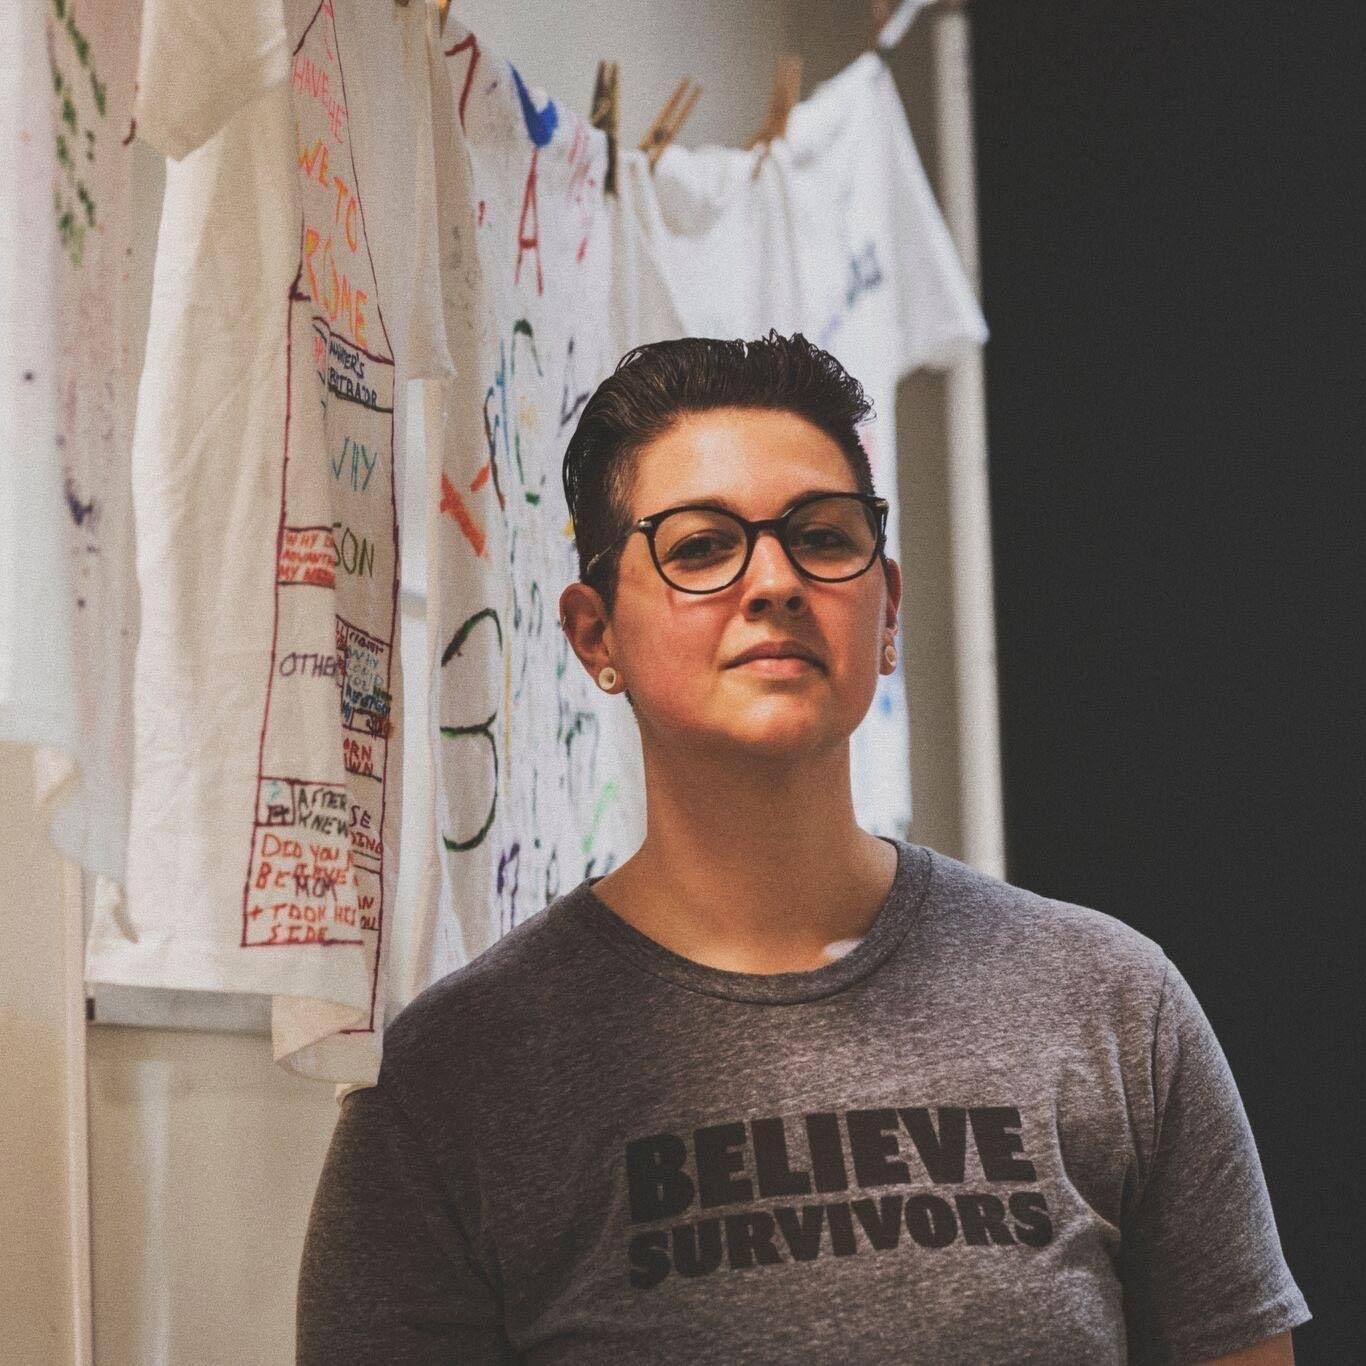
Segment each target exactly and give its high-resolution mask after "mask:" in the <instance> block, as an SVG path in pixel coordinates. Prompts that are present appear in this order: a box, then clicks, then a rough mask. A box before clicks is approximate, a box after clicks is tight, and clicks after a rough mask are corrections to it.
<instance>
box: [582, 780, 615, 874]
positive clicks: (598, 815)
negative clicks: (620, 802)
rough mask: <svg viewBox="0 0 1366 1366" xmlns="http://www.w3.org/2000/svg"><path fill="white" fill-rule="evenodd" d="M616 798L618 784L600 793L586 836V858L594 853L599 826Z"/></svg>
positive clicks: (608, 786)
mask: <svg viewBox="0 0 1366 1366" xmlns="http://www.w3.org/2000/svg"><path fill="white" fill-rule="evenodd" d="M616 798H617V785H616V783H608V784H606V786H605V787H604V788H603V789H602V791H601V792H599V793H598V799H597V801H596V802H594V803H593V823H592V825H591V826H589V828H588V834H587V835H585V836H584V841H583V852H584V857H585V858H586V857H587V856H588V855H589V854H591V853H592V852H593V844H594V841H595V840H596V839H597V837H598V825H599V823H600V822H601V820H602V813H603V812H604V811H606V810H607V808H608V807H609V806H610V805H611V804H612V803H613V802H614V801H616Z"/></svg>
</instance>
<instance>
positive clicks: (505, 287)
mask: <svg viewBox="0 0 1366 1366" xmlns="http://www.w3.org/2000/svg"><path fill="white" fill-rule="evenodd" d="M442 61H443V79H444V82H445V86H446V88H445V91H444V93H443V92H442V90H441V89H440V87H439V86H438V88H437V93H436V97H435V99H434V107H435V108H436V109H437V110H438V111H440V112H439V113H438V115H437V118H436V127H437V157H436V160H437V164H438V166H439V167H440V168H442V171H443V174H444V175H445V181H444V184H443V187H442V207H443V211H444V214H445V221H444V222H443V228H442V240H443V242H445V243H446V245H447V250H446V255H445V257H444V259H443V262H442V266H443V280H442V282H443V289H444V294H445V307H446V326H447V333H448V335H449V337H450V343H451V353H452V356H453V358H454V361H455V369H456V375H455V378H454V379H452V380H448V381H446V382H444V383H443V384H442V385H440V386H436V385H427V386H425V387H426V388H427V389H428V390H429V391H430V393H429V407H428V414H429V421H428V440H429V442H430V443H431V444H432V455H431V461H430V465H429V470H430V475H429V477H430V479H431V483H430V485H429V488H428V491H427V508H428V533H427V535H428V555H429V573H428V593H429V596H428V601H427V611H428V650H429V674H428V681H429V703H428V705H429V716H428V734H429V738H430V744H431V751H430V753H431V761H432V775H431V776H432V789H433V804H434V812H433V818H434V824H433V826H432V829H431V832H430V846H431V849H432V863H431V869H430V871H431V874H432V876H431V879H430V885H429V894H430V896H431V898H432V900H431V904H430V907H429V908H426V911H425V913H426V920H425V923H424V924H423V925H422V926H421V928H420V930H419V932H417V933H416V934H414V935H413V937H412V947H411V952H412V955H413V959H412V962H411V964H410V965H407V966H406V967H405V968H404V970H403V971H402V973H401V974H400V977H401V980H402V981H403V982H404V983H405V996H406V997H411V995H413V994H416V991H418V990H420V989H421V988H422V987H424V986H426V985H427V984H428V983H429V982H431V981H433V980H435V979H436V978H438V977H440V976H442V975H444V974H445V973H446V972H448V971H450V970H451V969H452V968H455V967H459V966H460V965H461V964H463V963H465V962H467V961H468V960H469V959H471V958H473V957H476V956H477V955H478V954H480V953H482V952H483V951H484V950H485V949H487V948H488V947H489V946H490V945H492V944H493V943H494V942H495V941H496V940H498V939H499V938H500V937H501V936H502V935H503V934H505V933H506V932H507V931H508V930H509V929H511V928H512V927H513V925H515V924H516V923H518V922H519V921H521V920H524V919H526V918H527V917H528V916H530V915H532V914H534V913H536V912H537V911H539V910H541V909H542V908H543V907H544V906H545V904H546V902H547V901H548V900H549V899H551V898H553V897H554V896H555V895H556V893H557V891H559V890H563V889H564V888H566V887H569V886H573V885H574V884H575V883H576V882H578V881H579V880H580V879H581V878H583V877H584V876H585V873H586V871H587V872H594V873H599V874H601V873H606V872H607V871H608V870H609V869H611V868H612V867H614V866H616V865H617V864H618V863H620V862H623V861H624V860H625V859H626V858H627V857H628V856H629V855H630V854H632V853H633V852H634V851H635V850H636V849H637V848H638V847H639V845H640V843H641V841H642V840H643V839H644V835H645V828H644V814H645V800H644V766H643V762H642V759H641V755H640V738H639V732H638V731H637V730H636V726H635V721H634V718H633V717H632V715H631V712H630V708H629V706H628V705H627V704H626V702H625V700H624V699H623V698H622V697H621V696H620V695H616V696H608V695H607V694H605V693H603V692H602V691H601V690H600V689H599V688H598V687H597V686H596V685H595V684H594V682H593V680H591V679H590V678H589V677H588V676H587V674H586V673H585V671H584V669H583V667H582V666H581V665H580V663H579V661H578V660H577V659H576V658H575V657H574V655H573V652H572V651H571V649H570V648H569V643H568V640H567V639H566V637H565V636H564V634H563V632H562V631H561V630H560V629H559V625H558V616H559V611H558V602H559V595H560V593H561V591H562V590H563V588H564V586H565V585H566V584H567V583H569V582H571V581H573V580H574V579H576V578H577V577H578V559H577V554H576V551H575V546H574V540H573V527H572V525H571V522H570V519H569V512H568V508H567V505H566V503H565V497H564V488H563V482H562V464H563V459H564V449H565V445H566V444H567V442H568V440H569V438H570V436H571V435H572V433H573V430H574V425H575V424H576V422H577V421H578V417H579V414H580V412H581V410H582V407H583V404H584V402H585V401H586V400H587V398H588V396H589V395H590V394H591V393H592V392H593V390H594V389H595V388H596V387H597V386H598V384H599V383H600V382H601V381H602V380H603V379H604V378H605V377H606V376H607V374H608V373H610V371H611V370H612V369H613V367H614V366H615V365H616V362H617V361H618V359H619V358H620V357H621V355H622V354H623V353H624V352H625V351H627V350H629V349H630V348H631V347H632V346H634V345H637V344H639V343H640V342H642V341H649V340H654V339H656V336H657V335H677V331H678V328H679V321H678V318H677V315H676V314H675V313H674V311H673V309H672V305H671V302H670V295H669V293H668V290H667V288H666V286H665V285H664V282H663V281H662V280H661V279H660V278H659V277H658V275H657V274H656V273H655V271H654V268H653V263H652V262H651V261H650V259H649V257H648V254H647V253H645V252H642V250H641V243H640V242H639V240H638V239H636V238H634V237H631V236H629V235H627V234H626V232H625V230H626V229H629V230H630V232H634V231H635V225H636V224H637V223H638V221H639V220H640V219H641V217H642V214H641V211H640V210H638V209H637V208H636V207H635V206H634V198H635V197H636V196H639V195H641V194H642V193H649V192H650V191H649V175H648V171H647V169H646V166H645V158H644V154H643V153H641V152H639V151H638V150H636V149H633V148H619V149H618V152H617V193H616V195H615V196H605V195H604V175H605V171H606V165H607V138H606V135H605V134H604V133H602V132H601V131H599V130H598V129H595V128H594V127H593V126H592V125H591V124H590V123H589V122H588V120H587V119H586V118H585V117H583V115H581V114H579V113H577V112H576V111H574V110H572V109H570V108H567V107H566V106H565V105H564V104H562V103H560V102H559V101H557V100H554V99H552V98H550V97H548V96H547V95H546V94H545V93H544V92H543V91H541V90H538V89H534V88H531V87H529V86H528V85H527V83H526V81H525V80H524V79H523V78H522V76H521V73H520V72H519V71H518V70H517V69H516V68H515V67H514V66H513V65H512V64H511V63H510V62H508V61H507V60H506V59H505V58H503V57H502V56H501V55H499V54H498V53H497V52H495V51H492V50H490V49H489V48H488V47H487V46H486V45H485V44H483V43H482V42H481V41H480V40H479V38H478V36H477V35H476V34H474V33H472V32H470V31H469V30H468V29H466V28H464V27H462V26H461V25H460V24H459V23H458V22H457V20H456V19H455V18H454V17H452V19H451V20H450V21H449V22H448V24H447V26H446V32H445V36H444V39H443V41H442ZM443 115H444V117H443ZM657 327H658V328H662V331H660V332H657V333H656V332H653V331H651V330H650V329H653V328H657ZM403 1004H406V999H403V998H397V999H394V1000H393V1001H392V1005H393V1007H394V1009H397V1008H398V1007H399V1006H402V1005H403Z"/></svg>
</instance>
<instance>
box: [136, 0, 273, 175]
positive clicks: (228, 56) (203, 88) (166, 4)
mask: <svg viewBox="0 0 1366 1366" xmlns="http://www.w3.org/2000/svg"><path fill="white" fill-rule="evenodd" d="M289 56H290V54H289V35H288V33H287V31H286V28H285V17H284V6H283V3H282V0H240V2H239V3H235V4H231V5H206V4H203V3H201V0H145V5H144V9H143V18H142V38H141V44H140V47H139V50H138V88H137V94H136V95H135V97H134V100H133V117H134V119H135V120H136V124H137V134H138V136H139V137H140V138H141V139H142V140H143V141H144V142H146V143H149V144H150V145H151V146H153V147H155V148H156V149H157V151H159V152H161V153H162V155H164V156H168V157H170V158H171V159H172V160H173V161H179V160H180V159H181V158H182V157H184V156H188V155H189V154H190V153H191V152H193V151H194V150H195V148H197V147H200V146H202V145H203V144H204V143H205V142H207V141H208V140H209V138H211V137H212V136H213V135H214V134H215V133H216V132H217V131H218V130H219V129H220V128H221V127H222V126H223V125H224V124H225V123H226V122H227V121H228V120H229V119H230V118H231V117H232V115H233V114H234V113H236V112H237V110H238V109H240V108H242V107H243V106H244V105H247V104H250V103H251V101H252V100H254V99H256V98H257V97H258V96H259V95H261V94H262V93H264V92H265V91H267V90H269V89H270V88H271V87H272V86H273V85H275V84H277V83H278V82H280V81H283V80H284V79H285V78H286V77H287V76H288V75H289Z"/></svg>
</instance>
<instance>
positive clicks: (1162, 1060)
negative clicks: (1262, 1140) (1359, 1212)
mask: <svg viewBox="0 0 1366 1366" xmlns="http://www.w3.org/2000/svg"><path fill="white" fill-rule="evenodd" d="M1152 1075H1153V1092H1154V1097H1153V1098H1154V1115H1155V1130H1154V1140H1153V1149H1152V1157H1151V1160H1150V1163H1149V1168H1148V1172H1147V1174H1146V1179H1145V1180H1143V1182H1142V1185H1141V1187H1140V1188H1139V1189H1138V1190H1137V1192H1136V1195H1135V1200H1134V1203H1133V1205H1132V1206H1131V1207H1130V1209H1129V1210H1128V1212H1127V1214H1126V1215H1125V1217H1124V1222H1123V1227H1122V1232H1121V1243H1120V1252H1119V1272H1120V1279H1121V1282H1122V1284H1123V1291H1124V1310H1125V1318H1126V1322H1127V1325H1128V1337H1129V1359H1130V1361H1131V1362H1133V1363H1135V1366H1138V1364H1139V1363H1158V1362H1161V1363H1185V1362H1201V1361H1207V1360H1210V1359H1211V1358H1216V1357H1221V1356H1225V1355H1227V1354H1229V1353H1231V1352H1235V1351H1239V1350H1241V1349H1242V1348H1244V1347H1250V1346H1253V1345H1254V1344H1256V1343H1259V1342H1262V1341H1264V1340H1265V1339H1267V1338H1270V1337H1274V1336H1276V1335H1277V1334H1278V1333H1282V1332H1284V1331H1285V1330H1286V1329H1287V1328H1293V1327H1296V1326H1297V1325H1299V1324H1301V1323H1304V1322H1305V1321H1306V1320H1308V1319H1309V1318H1310V1317H1311V1315H1310V1312H1309V1307H1308V1305H1307V1304H1306V1303H1305V1300H1304V1296H1303V1295H1302V1294H1301V1293H1300V1290H1299V1287H1298V1286H1297V1285H1296V1284H1295V1281H1294V1280H1293V1278H1292V1276H1291V1273H1290V1269H1289V1267H1288V1266H1287V1265H1286V1262H1285V1258H1284V1256H1283V1254H1282V1251H1281V1244H1280V1239H1279V1237H1278V1235H1277V1231H1276V1221H1275V1218H1274V1216H1273V1214H1272V1209H1271V1200H1270V1196H1269V1194H1268V1191H1267V1186H1266V1181H1265V1178H1264V1176H1263V1173H1262V1167H1261V1161H1260V1159H1259V1157H1258V1154H1257V1147H1256V1143H1255V1142H1254V1139H1253V1135H1252V1129H1251V1126H1250V1125H1249V1122H1248V1118H1247V1113H1246V1111H1245V1110H1244V1107H1243V1103H1242V1099H1241V1097H1240V1096H1239V1093H1238V1088H1237V1085H1236V1083H1235V1082H1234V1078H1233V1074H1232V1072H1231V1070H1230V1068H1229V1065H1228V1060H1227V1058H1226V1057H1225V1056H1224V1052H1223V1049H1222V1048H1221V1047H1220V1044H1219V1041H1218V1039H1217V1038H1216V1037H1215V1034H1214V1031H1213V1029H1212V1027H1211V1026H1210V1023H1209V1020H1208V1019H1207V1017H1206V1016H1205V1012H1204V1010H1203V1009H1202V1008H1201V1006H1200V1003H1199V1002H1198V1001H1197V1000H1196V998H1195V994H1194V993H1193V992H1192V990H1191V988H1190V986H1189V984H1188V983H1187V982H1186V980H1185V978H1184V977H1182V975H1181V973H1180V972H1179V971H1178V970H1177V969H1176V967H1175V965H1174V964H1172V963H1170V962H1168V964H1167V970H1166V976H1165V978H1164V979H1163V985H1162V992H1161V999H1160V1001H1159V1004H1158V1008H1157V1022H1156V1026H1155V1036H1154V1040H1153V1073H1152Z"/></svg>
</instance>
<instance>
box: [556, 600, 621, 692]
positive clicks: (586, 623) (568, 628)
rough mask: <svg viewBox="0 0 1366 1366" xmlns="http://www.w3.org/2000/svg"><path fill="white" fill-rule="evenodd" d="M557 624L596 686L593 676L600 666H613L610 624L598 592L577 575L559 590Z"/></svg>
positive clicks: (597, 673) (604, 605)
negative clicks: (558, 623) (562, 589)
mask: <svg viewBox="0 0 1366 1366" xmlns="http://www.w3.org/2000/svg"><path fill="white" fill-rule="evenodd" d="M560 628H561V629H562V630H563V631H564V633H565V637H566V639H568V641H569V648H570V649H571V650H573V651H574V653H575V654H576V655H577V656H578V658H579V663H580V664H582V665H583V667H584V668H585V669H586V670H587V671H588V677H589V678H590V679H592V680H593V681H594V686H595V687H596V686H598V684H597V677H598V675H599V674H600V673H601V672H602V671H603V669H605V668H607V667H609V666H611V667H613V668H615V667H616V661H615V660H614V659H613V658H612V644H611V633H612V626H611V623H610V622H609V621H608V619H607V605H606V604H605V603H604V602H603V600H602V594H601V593H599V592H598V590H597V589H596V588H594V587H592V586H591V585H590V584H586V583H582V582H580V581H579V580H577V579H576V580H575V581H574V582H573V583H571V584H568V585H566V587H565V589H564V592H562V593H561V594H560Z"/></svg>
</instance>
